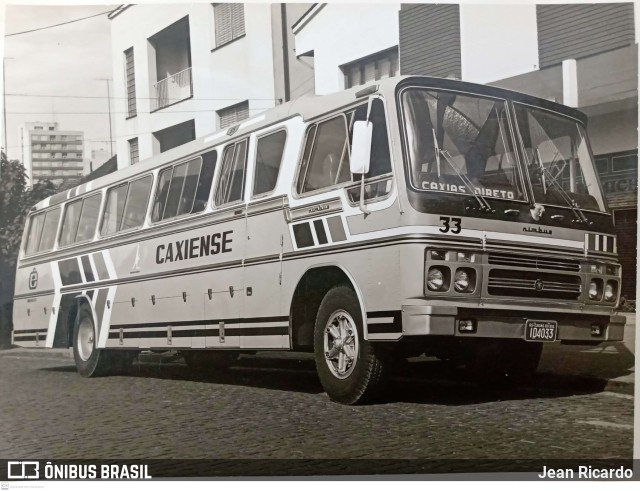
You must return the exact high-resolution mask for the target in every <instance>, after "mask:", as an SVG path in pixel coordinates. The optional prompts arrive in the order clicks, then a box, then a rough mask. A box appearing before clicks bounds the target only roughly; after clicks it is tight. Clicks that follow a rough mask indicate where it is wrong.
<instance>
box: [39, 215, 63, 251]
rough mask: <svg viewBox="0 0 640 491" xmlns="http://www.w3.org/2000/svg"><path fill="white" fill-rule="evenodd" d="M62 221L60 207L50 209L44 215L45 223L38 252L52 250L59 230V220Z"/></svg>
mask: <svg viewBox="0 0 640 491" xmlns="http://www.w3.org/2000/svg"><path fill="white" fill-rule="evenodd" d="M59 221H60V207H58V208H56V209H55V210H50V211H48V212H47V214H46V215H45V217H44V225H43V226H42V236H41V237H40V244H39V245H38V252H44V251H50V250H51V249H53V245H54V244H55V242H56V232H57V231H58V222H59Z"/></svg>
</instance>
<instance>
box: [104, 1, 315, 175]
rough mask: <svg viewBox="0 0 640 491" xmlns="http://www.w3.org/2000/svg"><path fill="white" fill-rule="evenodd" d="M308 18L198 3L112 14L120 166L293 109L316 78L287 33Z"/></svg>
mask: <svg viewBox="0 0 640 491" xmlns="http://www.w3.org/2000/svg"><path fill="white" fill-rule="evenodd" d="M307 8H308V6H306V5H305V4H290V5H287V6H286V8H282V6H281V5H280V4H274V5H271V4H262V3H254V4H230V3H224V4H197V3H192V4H168V5H161V6H159V5H121V6H120V7H119V8H118V9H116V10H115V11H114V12H113V13H111V14H110V15H109V18H110V19H111V34H112V36H111V38H112V51H113V82H114V84H113V86H114V93H115V94H114V101H115V111H114V112H115V113H116V124H115V140H116V153H117V155H118V166H119V167H126V166H128V165H131V164H135V163H136V162H137V161H139V160H142V159H145V158H149V157H151V156H153V155H156V154H158V153H161V152H164V151H166V150H169V149H171V148H174V147H176V146H179V145H182V144H184V143H186V142H188V141H191V140H193V139H195V138H197V137H200V136H202V135H205V134H207V133H211V132H214V131H216V130H218V129H221V128H225V127H227V126H230V125H233V124H235V123H236V122H238V121H241V120H243V119H246V118H248V117H251V116H253V115H255V114H258V113H260V112H263V111H265V110H267V109H269V108H271V107H273V106H275V105H276V104H278V103H281V102H283V101H285V100H287V98H288V97H290V94H291V82H292V81H294V82H295V81H296V80H300V77H302V79H301V80H302V82H303V83H302V85H305V83H304V82H305V78H304V75H305V70H306V71H307V72H308V73H309V74H310V75H311V77H310V78H311V79H312V78H313V69H312V68H305V65H304V63H302V62H299V61H298V60H296V58H295V56H294V54H293V38H292V36H291V35H290V34H289V32H290V29H288V30H287V29H284V30H283V29H282V26H283V25H284V26H285V27H288V26H290V25H291V23H292V22H293V21H295V16H296V15H301V14H302V13H303V12H304V11H306V9H307ZM298 13H299V14H298ZM287 14H288V15H287ZM283 40H285V41H283ZM285 59H286V62H285V61H284V60H285ZM285 65H286V67H285ZM285 68H286V69H285ZM296 69H299V70H298V71H296ZM292 71H296V73H297V74H298V75H293V76H291V75H290V73H291V72H292ZM310 81H311V82H312V80H310ZM308 84H309V81H306V85H308Z"/></svg>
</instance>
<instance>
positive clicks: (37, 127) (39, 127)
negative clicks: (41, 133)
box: [34, 126, 44, 130]
mask: <svg viewBox="0 0 640 491" xmlns="http://www.w3.org/2000/svg"><path fill="white" fill-rule="evenodd" d="M34 129H36V130H42V129H44V128H43V127H42V126H34Z"/></svg>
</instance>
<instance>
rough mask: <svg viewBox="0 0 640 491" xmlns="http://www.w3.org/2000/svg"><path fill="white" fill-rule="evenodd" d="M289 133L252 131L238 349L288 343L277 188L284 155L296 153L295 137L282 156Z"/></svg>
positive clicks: (281, 201)
mask: <svg viewBox="0 0 640 491" xmlns="http://www.w3.org/2000/svg"><path fill="white" fill-rule="evenodd" d="M288 136H289V137H291V135H288V134H287V130H286V129H285V128H282V127H280V128H276V129H273V128H271V129H267V130H265V131H264V132H262V133H259V134H257V135H256V138H255V141H254V145H253V148H252V152H251V155H252V158H251V171H252V172H251V173H250V174H249V177H250V182H249V184H248V187H249V189H248V193H247V194H248V195H249V204H248V205H247V244H246V252H245V261H244V275H245V276H244V278H245V296H244V299H243V303H244V305H243V317H244V319H243V321H242V332H243V336H241V338H240V347H241V348H255V349H269V348H289V310H288V306H283V305H282V281H283V278H282V251H283V245H284V240H285V235H288V233H289V232H288V226H287V223H286V220H285V214H284V208H285V205H286V203H287V199H286V197H285V196H283V195H282V194H281V193H278V192H276V185H277V183H278V176H279V175H280V169H281V167H282V161H283V159H284V158H287V159H290V160H292V161H293V160H294V159H295V158H296V157H297V149H298V145H296V144H294V143H293V141H294V138H291V142H290V144H289V145H288V147H287V151H288V152H289V154H288V155H285V147H286V144H287V138H288Z"/></svg>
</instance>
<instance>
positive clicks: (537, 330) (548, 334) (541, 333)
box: [524, 319, 558, 342]
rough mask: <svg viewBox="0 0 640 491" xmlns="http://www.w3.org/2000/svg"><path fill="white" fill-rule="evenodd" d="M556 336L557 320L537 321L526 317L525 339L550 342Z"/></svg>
mask: <svg viewBox="0 0 640 491" xmlns="http://www.w3.org/2000/svg"><path fill="white" fill-rule="evenodd" d="M557 338H558V322H557V321H537V320H533V319H528V320H527V321H526V322H525V324H524V339H525V341H543V342H551V341H555V340H556V339H557Z"/></svg>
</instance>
